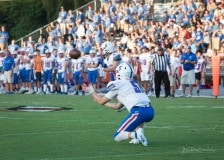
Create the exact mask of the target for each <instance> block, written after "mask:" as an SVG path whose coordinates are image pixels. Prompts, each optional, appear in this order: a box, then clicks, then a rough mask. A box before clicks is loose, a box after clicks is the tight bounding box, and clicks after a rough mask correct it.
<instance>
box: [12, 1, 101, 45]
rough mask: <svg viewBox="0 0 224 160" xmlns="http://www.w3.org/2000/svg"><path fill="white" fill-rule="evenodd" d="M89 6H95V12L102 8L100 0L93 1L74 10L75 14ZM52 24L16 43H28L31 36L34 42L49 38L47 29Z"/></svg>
mask: <svg viewBox="0 0 224 160" xmlns="http://www.w3.org/2000/svg"><path fill="white" fill-rule="evenodd" d="M89 5H91V6H93V7H94V10H96V9H98V8H99V7H100V0H93V1H91V2H89V3H87V4H85V5H83V6H81V7H79V8H77V9H75V10H73V13H74V14H76V11H77V10H83V12H85V11H86V10H87V9H88V6H89ZM52 22H53V23H55V22H57V19H56V20H54V21H52ZM50 23H51V22H50ZM50 23H49V24H46V25H45V26H43V27H41V28H38V29H37V30H35V31H33V32H31V33H29V34H27V35H25V36H23V37H21V38H19V39H17V40H16V43H17V44H22V42H23V41H26V40H27V39H28V37H30V36H32V38H33V39H34V40H37V39H38V38H39V37H40V35H43V36H44V37H47V36H48V33H47V31H46V28H47V27H48V26H49V25H50Z"/></svg>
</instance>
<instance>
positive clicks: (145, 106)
mask: <svg viewBox="0 0 224 160" xmlns="http://www.w3.org/2000/svg"><path fill="white" fill-rule="evenodd" d="M139 107H142V108H147V107H152V106H151V103H149V104H147V105H142V106H134V107H133V108H139Z"/></svg>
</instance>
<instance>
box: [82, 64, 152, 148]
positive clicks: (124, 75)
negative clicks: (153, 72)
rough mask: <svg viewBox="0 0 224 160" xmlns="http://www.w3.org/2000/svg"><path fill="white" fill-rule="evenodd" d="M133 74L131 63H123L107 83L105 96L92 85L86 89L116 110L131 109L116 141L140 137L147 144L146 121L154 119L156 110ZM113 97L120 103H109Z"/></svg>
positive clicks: (98, 100) (99, 101) (115, 134)
mask: <svg viewBox="0 0 224 160" xmlns="http://www.w3.org/2000/svg"><path fill="white" fill-rule="evenodd" d="M133 75H134V71H133V68H132V67H131V66H130V65H129V64H126V63H121V64H120V65H118V67H117V68H116V80H115V81H110V82H109V83H108V84H107V89H108V93H106V94H105V95H104V96H103V97H101V96H99V95H98V94H96V92H95V91H94V89H93V88H92V87H88V88H87V87H86V86H84V89H85V90H86V91H88V92H89V93H90V94H91V95H92V97H93V99H94V101H95V102H96V103H98V104H101V105H104V106H107V107H108V108H112V109H115V110H118V109H120V108H122V107H123V106H125V107H126V108H127V110H128V111H129V114H128V115H127V116H126V117H125V118H124V120H123V121H122V122H121V124H120V126H119V127H118V129H117V131H116V132H115V133H114V140H115V141H117V142H120V141H123V140H126V139H138V140H139V141H140V142H141V143H142V144H143V146H147V145H148V142H147V139H146V137H145V135H144V131H143V126H144V123H145V122H150V121H151V120H152V119H153V117H154V110H153V107H152V106H151V101H150V100H149V98H148V97H147V95H145V94H144V93H143V92H142V91H141V89H140V87H139V85H138V84H137V83H136V82H135V81H134V80H133ZM127 93H128V94H127ZM113 98H117V100H118V103H108V102H109V101H110V100H112V99H113Z"/></svg>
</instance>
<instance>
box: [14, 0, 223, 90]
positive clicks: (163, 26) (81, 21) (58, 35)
mask: <svg viewBox="0 0 224 160" xmlns="http://www.w3.org/2000/svg"><path fill="white" fill-rule="evenodd" d="M146 2H147V3H145V4H144V3H143V2H142V1H140V2H139V1H135V0H132V1H131V2H130V4H127V3H124V2H122V1H120V0H113V1H110V0H101V4H102V5H101V7H100V9H98V10H94V8H93V6H92V5H88V9H87V10H86V11H84V10H82V9H78V10H77V11H76V12H75V13H74V12H72V11H71V10H68V12H67V11H65V10H64V8H63V7H61V10H60V12H59V14H58V19H57V22H56V23H55V22H52V23H51V24H50V25H49V26H48V27H47V29H46V30H47V34H48V35H45V36H46V37H47V38H46V39H47V41H46V40H43V41H40V40H36V41H37V42H35V41H34V40H32V36H30V38H29V42H30V41H32V43H31V45H32V46H34V50H36V49H39V50H40V52H41V54H42V55H43V56H44V55H45V48H48V49H50V52H53V51H55V50H61V49H62V48H63V49H62V50H64V51H65V56H67V58H69V57H68V53H69V51H70V50H71V49H72V48H77V49H79V50H80V51H81V52H82V55H83V57H82V58H84V59H85V57H88V54H89V51H90V50H91V49H92V48H96V50H97V51H96V52H99V53H100V52H101V49H100V46H101V44H102V43H103V42H104V41H111V42H112V43H114V44H115V46H117V47H116V51H118V50H119V51H120V50H121V51H124V55H122V56H127V55H128V58H130V60H131V61H132V64H133V67H134V68H135V69H136V71H137V70H138V72H141V70H140V69H139V68H138V66H139V64H138V63H140V62H139V61H138V58H137V57H138V56H139V55H140V54H142V53H141V48H142V47H147V48H148V49H149V52H148V54H149V56H150V55H152V57H153V54H154V53H156V52H157V47H159V46H161V47H163V49H164V51H165V54H167V55H168V56H169V54H170V53H171V52H173V50H179V52H183V53H184V52H186V49H187V46H191V48H192V52H194V53H196V51H197V50H201V51H202V53H203V54H202V56H203V57H204V58H205V60H206V53H207V50H208V49H211V50H213V49H217V50H218V51H219V53H220V55H223V52H224V30H223V29H224V9H223V8H224V2H223V1H220V2H218V3H215V2H214V1H209V2H208V3H207V4H206V3H203V2H201V1H200V2H197V3H195V2H194V1H193V0H181V1H178V2H173V3H172V5H170V6H169V7H168V9H167V10H163V13H161V17H162V18H158V17H157V15H156V4H155V1H154V2H153V0H150V1H146ZM215 38H216V39H215ZM213 39H214V40H216V42H217V43H218V44H213ZM29 42H28V43H27V46H26V45H24V46H21V47H20V49H18V57H20V56H21V55H22V54H23V52H24V51H25V50H26V48H27V47H31V46H30V45H29ZM42 45H43V46H42ZM31 48H32V47H31ZM154 48H155V49H154ZM34 50H33V51H32V52H31V54H32V53H33V52H34ZM127 50H128V51H131V53H129V54H127ZM134 52H136V53H134ZM99 55H100V54H99ZM96 56H97V54H96ZM176 57H179V58H180V55H178V54H177V55H176ZM136 59H137V61H136ZM141 63H142V62H141ZM222 63H223V62H222ZM68 64H69V63H68ZM84 65H85V64H84ZM102 66H104V65H103V64H102ZM208 66H209V65H208ZM67 67H68V68H67V72H68V73H69V72H70V69H69V67H71V66H69V65H67ZM104 67H105V66H104ZM179 68H181V66H179ZM150 72H153V70H151V71H150ZM136 73H137V72H136ZM176 76H177V77H178V73H176ZM105 78H106V77H105ZM20 82H22V79H21V78H20ZM177 82H178V81H177ZM100 83H102V81H101V82H100ZM149 83H151V84H150V85H151V86H152V85H153V82H149ZM71 84H73V81H72V79H67V85H68V86H71ZM178 85H179V84H177V86H176V89H177V88H179V86H178ZM202 85H205V84H202ZM21 86H22V85H21ZM96 86H103V84H102V85H101V84H100V85H99V84H97V85H96ZM21 88H22V87H21ZM152 88H153V87H152ZM70 89H73V88H70ZM45 90H46V83H45ZM51 90H52V88H51ZM52 92H53V91H52ZM144 92H145V93H149V92H153V89H150V91H148V90H147V89H144Z"/></svg>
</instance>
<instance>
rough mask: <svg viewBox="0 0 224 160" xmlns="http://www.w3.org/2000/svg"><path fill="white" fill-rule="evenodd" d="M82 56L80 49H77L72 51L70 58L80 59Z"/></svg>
mask: <svg viewBox="0 0 224 160" xmlns="http://www.w3.org/2000/svg"><path fill="white" fill-rule="evenodd" d="M80 56H81V52H80V51H79V50H78V49H76V48H74V49H72V50H71V51H70V52H69V57H70V58H71V59H78V58H79V57H80Z"/></svg>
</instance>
